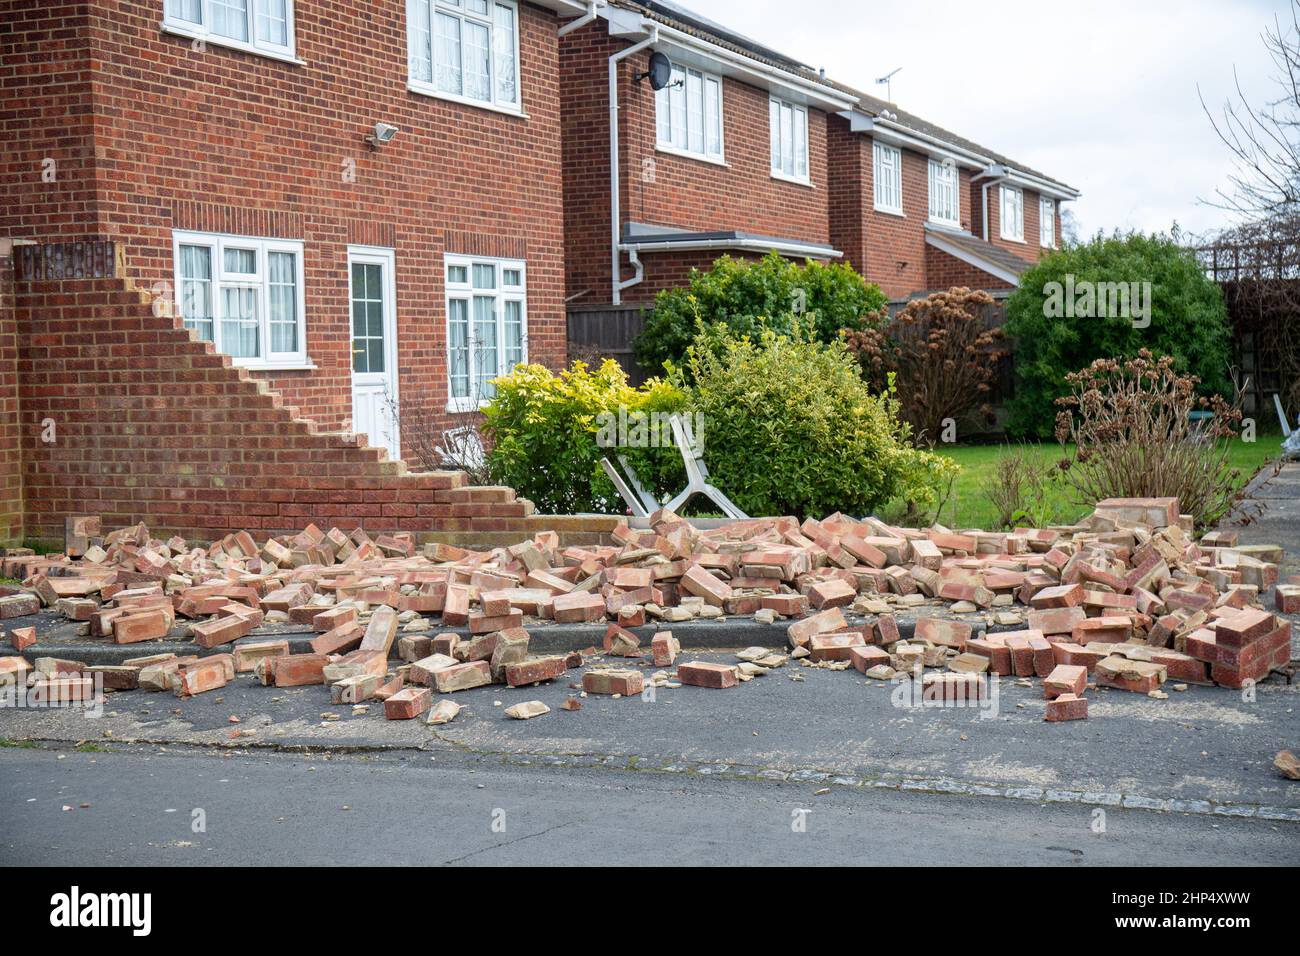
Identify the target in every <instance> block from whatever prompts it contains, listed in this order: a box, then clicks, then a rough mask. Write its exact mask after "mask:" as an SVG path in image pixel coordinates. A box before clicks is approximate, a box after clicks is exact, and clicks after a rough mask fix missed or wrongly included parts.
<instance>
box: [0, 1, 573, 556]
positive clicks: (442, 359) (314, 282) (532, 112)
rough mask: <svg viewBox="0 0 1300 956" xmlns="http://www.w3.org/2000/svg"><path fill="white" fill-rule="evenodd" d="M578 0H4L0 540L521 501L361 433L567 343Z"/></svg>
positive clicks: (444, 405)
mask: <svg viewBox="0 0 1300 956" xmlns="http://www.w3.org/2000/svg"><path fill="white" fill-rule="evenodd" d="M585 9H586V8H585V5H583V4H581V3H578V2H575V0H382V2H378V0H377V2H372V3H366V4H359V3H357V2H355V0H80V2H56V0H0V47H2V49H3V68H2V70H0V80H2V82H0V96H2V97H3V98H2V99H0V129H2V130H3V136H4V139H5V146H6V148H5V155H4V157H3V159H0V194H2V195H3V196H4V200H3V204H2V205H0V239H2V240H4V248H3V249H0V252H3V253H5V254H6V257H7V258H8V259H11V260H12V265H11V268H6V269H5V270H3V273H4V280H3V283H2V284H0V285H2V286H3V287H0V306H3V308H0V383H3V385H0V415H2V416H3V418H2V419H0V438H3V439H4V447H3V450H2V453H0V454H2V457H0V511H2V512H3V514H4V521H3V524H0V538H4V539H10V540H11V539H13V538H16V537H18V536H19V535H20V533H25V534H26V535H27V536H39V535H46V536H49V537H54V536H57V535H58V534H59V533H60V532H61V528H62V518H61V517H60V515H61V514H64V513H67V512H69V511H74V512H81V511H92V512H102V513H103V514H104V515H105V520H106V522H109V523H111V522H113V521H116V520H122V521H130V520H138V519H140V518H145V519H147V520H151V521H153V522H156V523H157V524H159V525H161V526H164V527H172V528H177V527H181V528H188V529H190V530H200V531H215V530H218V529H221V528H223V527H225V526H226V525H227V524H229V525H232V526H251V527H259V526H260V527H264V528H266V529H268V530H269V529H271V528H280V529H283V530H291V529H292V528H295V527H299V528H300V527H301V526H302V525H303V524H305V523H306V521H307V520H312V519H321V520H327V521H334V522H335V523H339V522H340V521H341V520H342V519H351V521H352V523H356V522H357V521H359V520H362V519H364V520H367V521H368V522H369V523H370V526H373V525H375V524H377V523H378V522H381V521H382V522H384V523H387V524H388V525H390V526H391V525H393V524H394V523H395V522H396V520H397V519H399V518H402V517H407V518H414V517H417V515H418V516H420V517H427V518H429V519H430V520H433V519H442V518H466V519H468V518H469V517H476V518H498V517H501V518H507V517H518V516H519V514H520V513H522V512H524V511H526V510H527V506H526V503H516V502H513V501H508V502H506V501H502V502H493V501H491V500H490V497H488V498H482V497H480V498H479V499H476V500H475V504H476V505H479V504H482V505H488V506H489V507H486V509H485V508H469V499H468V498H466V499H465V500H464V501H463V502H461V503H460V505H459V506H458V507H457V508H453V509H452V512H455V513H454V514H453V513H452V512H449V511H448V510H447V508H446V507H444V505H447V504H448V503H449V499H448V498H447V497H446V495H445V494H443V492H444V491H446V490H447V489H446V488H445V487H439V488H435V487H433V486H434V485H436V484H437V483H438V482H436V481H433V480H432V479H427V478H426V479H421V480H420V481H415V480H414V479H412V480H408V481H406V484H404V485H401V487H400V488H398V487H397V486H395V485H394V484H393V483H394V481H396V480H397V479H398V478H403V477H405V478H410V477H411V476H402V475H401V474H400V472H401V471H402V470H403V469H402V468H401V465H400V463H399V462H397V461H394V460H385V455H384V454H383V452H381V451H379V450H377V449H376V448H368V447H366V443H365V442H364V441H361V440H358V439H356V438H354V437H352V435H351V434H350V433H353V432H361V433H365V434H367V435H368V436H369V442H370V444H372V445H375V446H379V447H380V448H383V449H386V450H387V452H388V455H387V457H388V458H389V459H397V458H398V457H399V456H400V455H401V454H402V452H403V451H404V450H405V451H406V452H407V453H408V454H409V453H410V451H411V443H410V442H409V441H403V440H402V438H401V436H400V435H398V434H397V431H398V430H397V428H396V427H395V423H394V422H393V421H391V416H390V415H389V414H388V412H389V406H388V402H387V400H386V396H399V397H400V400H401V401H403V402H407V401H410V400H412V399H417V400H427V401H428V402H430V403H432V404H433V406H434V410H435V412H437V413H438V414H442V413H444V412H446V413H448V414H450V413H451V412H454V411H456V410H459V409H470V408H475V407H477V402H476V398H477V397H478V395H479V392H480V390H481V389H482V388H484V387H485V384H486V381H487V380H488V379H490V378H491V377H493V376H494V375H496V374H498V373H499V372H500V371H502V370H505V369H507V368H508V367H510V365H512V364H513V363H514V362H515V361H518V360H519V359H521V358H525V357H527V358H528V359H530V360H535V361H541V362H544V363H547V364H552V365H555V364H559V363H561V362H562V361H563V359H564V354H565V317H564V306H563V297H564V281H565V279H564V272H563V234H562V226H563V210H562V185H561V180H560V168H561V155H560V144H561V137H560V126H559V124H560V79H559V52H558V36H557V32H558V28H559V25H560V23H561V21H562V19H569V18H573V17H576V16H578V15H580V14H581V13H583V12H584V10H585ZM394 128H395V135H394ZM17 436H20V437H17ZM308 476H309V477H308ZM317 479H318V480H317ZM313 480H317V481H316V484H315V485H312V483H311V482H312V481H313ZM349 481H351V482H352V484H348V482H349ZM421 482H422V483H423V487H419V486H420V485H421ZM293 483H297V484H298V488H297V489H296V490H297V492H299V494H298V500H295V498H294V494H293V489H291V490H290V492H289V493H288V500H279V501H270V500H268V495H269V494H271V493H272V492H275V493H279V492H281V491H283V489H284V488H285V487H286V484H288V485H292V484H293ZM457 483H463V481H461V482H454V481H453V482H452V484H457ZM399 484H400V483H399ZM444 484H445V482H444ZM351 488H359V489H368V492H371V493H372V494H371V496H370V497H371V499H372V500H369V501H363V495H362V494H361V493H357V494H354V495H351V497H349V489H351ZM321 489H324V490H321ZM403 489H406V490H403ZM408 491H409V494H408ZM404 496H405V497H404ZM440 496H441V497H440ZM462 497H464V496H462ZM471 497H472V496H471ZM326 499H328V500H326ZM497 505H500V506H501V507H500V508H496V506H497ZM507 506H508V507H507ZM494 508H496V510H497V512H499V513H493V509H494ZM348 509H352V512H351V513H350V514H349V513H347V510H348ZM466 509H468V512H467V510H466ZM469 512H472V514H471V513H469ZM426 524H427V522H426ZM454 524H455V522H454V521H453V522H452V525H451V526H454ZM20 529H21V530H20ZM494 530H501V529H494Z"/></svg>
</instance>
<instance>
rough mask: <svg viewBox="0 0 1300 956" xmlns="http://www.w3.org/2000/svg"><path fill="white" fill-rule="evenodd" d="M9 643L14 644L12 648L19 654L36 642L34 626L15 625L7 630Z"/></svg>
mask: <svg viewBox="0 0 1300 956" xmlns="http://www.w3.org/2000/svg"><path fill="white" fill-rule="evenodd" d="M9 643H10V644H12V645H13V646H14V650H16V651H18V653H19V654H21V653H22V652H23V651H25V650H27V648H29V647H31V646H32V645H33V644H35V643H36V628H34V627H15V628H14V629H13V630H12V631H10V632H9Z"/></svg>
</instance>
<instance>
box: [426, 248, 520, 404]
mask: <svg viewBox="0 0 1300 956" xmlns="http://www.w3.org/2000/svg"><path fill="white" fill-rule="evenodd" d="M444 259H445V262H446V269H447V377H448V386H449V387H448V395H449V398H450V401H449V403H448V407H449V409H450V410H452V411H468V410H472V409H476V408H478V407H480V406H481V405H482V404H484V403H485V402H487V401H488V400H489V399H490V398H492V396H493V394H494V393H495V389H494V388H493V386H492V379H494V378H496V377H497V376H499V375H504V374H506V373H507V372H509V371H510V370H511V369H512V368H514V367H515V365H517V364H519V363H520V362H526V361H528V299H527V293H526V288H527V276H526V269H525V265H524V263H523V261H522V260H520V259H488V258H483V257H480V256H461V255H447V256H445V257H444Z"/></svg>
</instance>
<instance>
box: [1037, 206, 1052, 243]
mask: <svg viewBox="0 0 1300 956" xmlns="http://www.w3.org/2000/svg"><path fill="white" fill-rule="evenodd" d="M1044 226H1049V227H1050V228H1049V229H1044V228H1043V227H1044ZM1038 244H1039V245H1040V246H1042V248H1044V249H1055V248H1056V200H1055V199H1053V198H1052V197H1051V196H1039V197H1038Z"/></svg>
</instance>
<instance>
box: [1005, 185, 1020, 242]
mask: <svg viewBox="0 0 1300 956" xmlns="http://www.w3.org/2000/svg"><path fill="white" fill-rule="evenodd" d="M1002 238H1003V239H1010V240H1011V241H1012V242H1024V241H1025V194H1024V193H1023V192H1022V191H1021V190H1019V189H1017V188H1016V187H1015V186H1003V187H1002Z"/></svg>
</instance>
